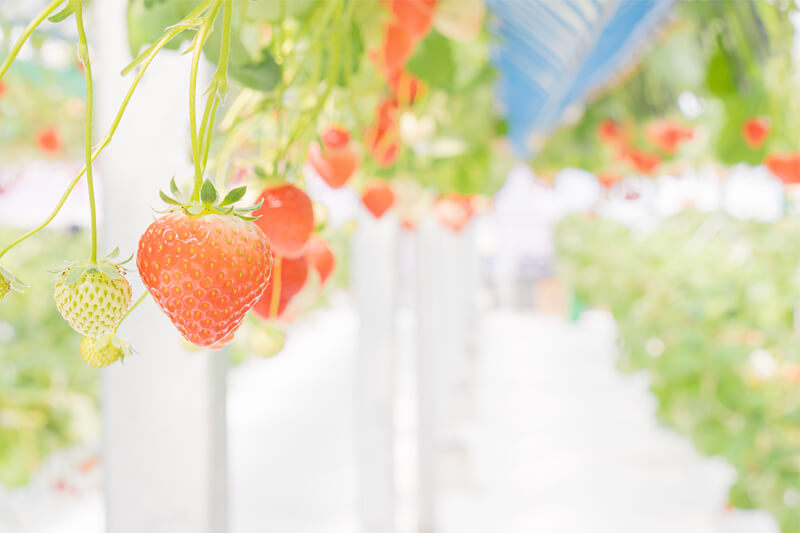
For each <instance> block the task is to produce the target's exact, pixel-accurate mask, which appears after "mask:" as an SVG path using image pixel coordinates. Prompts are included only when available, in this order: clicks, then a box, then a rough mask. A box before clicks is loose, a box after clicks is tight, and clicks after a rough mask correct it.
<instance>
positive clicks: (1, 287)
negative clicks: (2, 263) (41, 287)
mask: <svg viewBox="0 0 800 533" xmlns="http://www.w3.org/2000/svg"><path fill="white" fill-rule="evenodd" d="M26 287H27V285H25V284H24V283H22V282H21V281H20V280H18V279H17V278H15V277H14V276H13V274H11V272H9V271H8V270H6V269H5V268H3V267H0V301H1V300H2V299H3V298H5V296H6V295H7V294H8V293H9V292H10V291H15V292H22V291H23V289H25V288H26Z"/></svg>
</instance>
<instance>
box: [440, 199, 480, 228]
mask: <svg viewBox="0 0 800 533" xmlns="http://www.w3.org/2000/svg"><path fill="white" fill-rule="evenodd" d="M433 210H434V213H435V214H436V218H437V219H439V222H441V224H442V225H443V226H445V227H447V228H449V229H451V230H453V231H455V232H456V233H458V232H460V231H461V230H462V229H464V226H466V225H467V223H468V222H469V221H470V219H472V215H473V214H474V211H473V210H472V202H471V199H470V197H469V196H467V195H462V194H448V195H446V196H443V197H441V198H439V199H438V200H437V201H436V204H435V205H434V206H433Z"/></svg>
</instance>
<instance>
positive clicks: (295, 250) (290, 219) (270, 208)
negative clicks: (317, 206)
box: [253, 183, 314, 257]
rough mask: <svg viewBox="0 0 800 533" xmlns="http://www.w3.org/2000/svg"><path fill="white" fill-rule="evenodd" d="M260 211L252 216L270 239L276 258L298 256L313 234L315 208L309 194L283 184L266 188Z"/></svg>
mask: <svg viewBox="0 0 800 533" xmlns="http://www.w3.org/2000/svg"><path fill="white" fill-rule="evenodd" d="M259 201H260V202H261V204H262V205H261V208H260V209H258V210H257V211H255V212H254V213H253V215H254V216H257V217H260V218H259V219H258V220H256V224H258V227H259V228H261V230H262V231H263V232H264V234H265V235H266V236H267V238H268V239H269V242H270V244H271V245H272V250H273V252H274V253H275V255H279V256H281V257H297V256H300V255H302V254H303V247H304V246H305V245H306V241H307V240H308V238H309V237H311V232H313V231H314V208H313V206H312V204H311V199H310V198H309V197H308V195H307V194H306V193H304V192H303V191H301V190H300V189H298V188H297V187H295V186H294V185H289V184H288V183H284V184H281V185H276V186H272V187H267V188H266V189H264V191H263V192H262V193H261V197H260V198H259Z"/></svg>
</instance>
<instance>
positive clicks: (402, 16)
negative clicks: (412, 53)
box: [390, 0, 436, 41]
mask: <svg viewBox="0 0 800 533" xmlns="http://www.w3.org/2000/svg"><path fill="white" fill-rule="evenodd" d="M390 4H391V6H390V9H391V11H392V15H394V19H395V21H396V22H397V24H399V25H400V26H402V27H403V28H404V29H405V30H406V31H407V32H408V34H409V35H410V36H411V38H412V39H413V40H416V41H419V40H420V39H422V38H423V37H425V35H426V34H427V33H428V32H429V31H430V29H431V25H433V15H434V8H435V7H436V0H391V2H390Z"/></svg>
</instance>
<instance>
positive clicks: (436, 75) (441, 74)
mask: <svg viewBox="0 0 800 533" xmlns="http://www.w3.org/2000/svg"><path fill="white" fill-rule="evenodd" d="M406 68H407V69H408V71H409V72H410V73H411V74H413V75H415V76H416V77H418V78H419V79H420V80H422V81H424V82H425V83H427V84H428V85H430V86H431V87H436V88H439V89H446V90H447V89H452V88H453V85H454V78H455V63H454V61H453V51H452V50H451V48H450V43H449V41H448V39H447V38H446V37H444V36H442V34H440V33H439V32H437V31H435V30H434V31H431V32H430V33H429V34H428V36H427V37H426V38H425V39H423V41H422V42H421V43H419V46H418V47H417V51H416V52H415V53H414V55H413V56H411V59H409V60H408V62H407V63H406Z"/></svg>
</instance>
